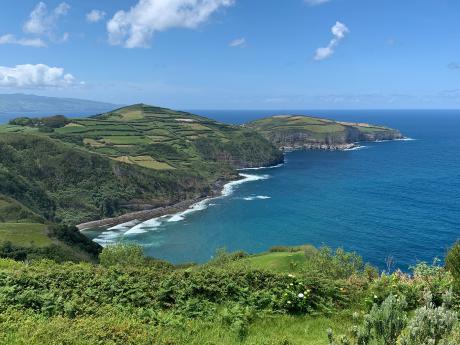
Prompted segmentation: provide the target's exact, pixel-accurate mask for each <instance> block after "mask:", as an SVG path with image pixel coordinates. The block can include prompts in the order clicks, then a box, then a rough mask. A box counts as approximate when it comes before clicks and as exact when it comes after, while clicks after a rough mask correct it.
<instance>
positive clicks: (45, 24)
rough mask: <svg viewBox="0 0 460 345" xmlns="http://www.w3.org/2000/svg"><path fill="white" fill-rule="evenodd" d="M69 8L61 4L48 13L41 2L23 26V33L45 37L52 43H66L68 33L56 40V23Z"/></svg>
mask: <svg viewBox="0 0 460 345" xmlns="http://www.w3.org/2000/svg"><path fill="white" fill-rule="evenodd" d="M69 10H70V6H69V5H68V4H67V3H65V2H62V3H60V4H59V5H58V6H57V7H56V8H55V9H54V10H53V11H51V12H50V11H48V7H47V6H46V4H45V3H44V2H42V1H40V2H39V3H38V4H37V6H35V8H34V9H33V11H32V12H31V13H30V16H29V17H30V18H29V20H28V21H27V22H26V23H25V24H24V26H23V31H24V32H25V33H28V34H34V35H43V36H47V37H48V38H50V39H51V40H53V41H66V40H67V38H68V35H69V34H68V33H65V34H64V35H63V36H62V38H57V37H58V35H57V34H56V31H57V22H58V20H59V18H61V17H63V16H65V15H67V13H68V12H69Z"/></svg>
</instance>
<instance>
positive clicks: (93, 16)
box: [86, 10, 106, 23]
mask: <svg viewBox="0 0 460 345" xmlns="http://www.w3.org/2000/svg"><path fill="white" fill-rule="evenodd" d="M105 15H106V13H105V12H104V11H100V10H92V11H91V12H89V13H87V14H86V20H87V21H88V22H90V23H97V22H100V21H101V20H102V19H104V17H105Z"/></svg>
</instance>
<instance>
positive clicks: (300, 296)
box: [297, 293, 305, 298]
mask: <svg viewBox="0 0 460 345" xmlns="http://www.w3.org/2000/svg"><path fill="white" fill-rule="evenodd" d="M297 297H299V298H305V295H304V294H303V293H299V294H298V295H297Z"/></svg>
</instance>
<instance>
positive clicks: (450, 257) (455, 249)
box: [446, 241, 460, 288]
mask: <svg viewBox="0 0 460 345" xmlns="http://www.w3.org/2000/svg"><path fill="white" fill-rule="evenodd" d="M446 268H447V270H448V271H449V272H450V273H451V274H452V276H453V277H454V279H455V283H456V286H457V288H459V287H460V242H458V241H457V242H456V243H455V244H454V245H453V246H452V247H451V248H450V250H449V251H448V252H447V256H446Z"/></svg>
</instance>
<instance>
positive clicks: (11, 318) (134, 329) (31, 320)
mask: <svg viewBox="0 0 460 345" xmlns="http://www.w3.org/2000/svg"><path fill="white" fill-rule="evenodd" d="M349 327H350V323H349V321H348V320H347V319H345V318H341V317H340V316H336V317H333V318H326V317H305V316H285V315H272V316H261V317H259V318H258V319H257V320H256V321H255V322H253V323H252V324H251V325H250V326H249V329H248V334H247V336H246V337H244V338H243V339H241V338H240V337H239V336H238V334H237V331H236V330H234V329H232V328H231V327H229V326H228V325H222V323H221V322H219V321H217V320H216V321H215V322H210V321H201V320H193V319H189V320H186V321H184V322H183V323H182V324H181V325H176V326H174V325H146V324H144V323H143V322H142V321H141V320H139V319H137V318H136V317H134V316H132V317H127V316H126V315H125V314H121V315H120V314H118V313H109V314H108V315H104V316H101V317H94V316H86V317H77V318H74V319H71V318H67V317H61V316H58V317H51V318H47V317H45V316H43V315H39V314H35V313H28V312H24V311H10V312H9V313H4V314H1V315H0V331H1V332H0V344H8V345H19V344H21V345H22V344H28V345H35V344H36V345H39V344H40V345H41V344H69V345H73V344H88V345H89V344H113V345H115V344H133V345H134V344H136V345H147V344H149V345H150V344H152V345H154V344H161V345H166V344H168V345H180V344H190V345H205V344H206V345H265V344H266V345H284V344H289V345H327V344H328V342H327V335H326V330H327V329H328V328H333V329H334V330H335V331H336V332H337V333H338V334H340V333H345V332H346V331H347V329H348V328H349Z"/></svg>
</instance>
